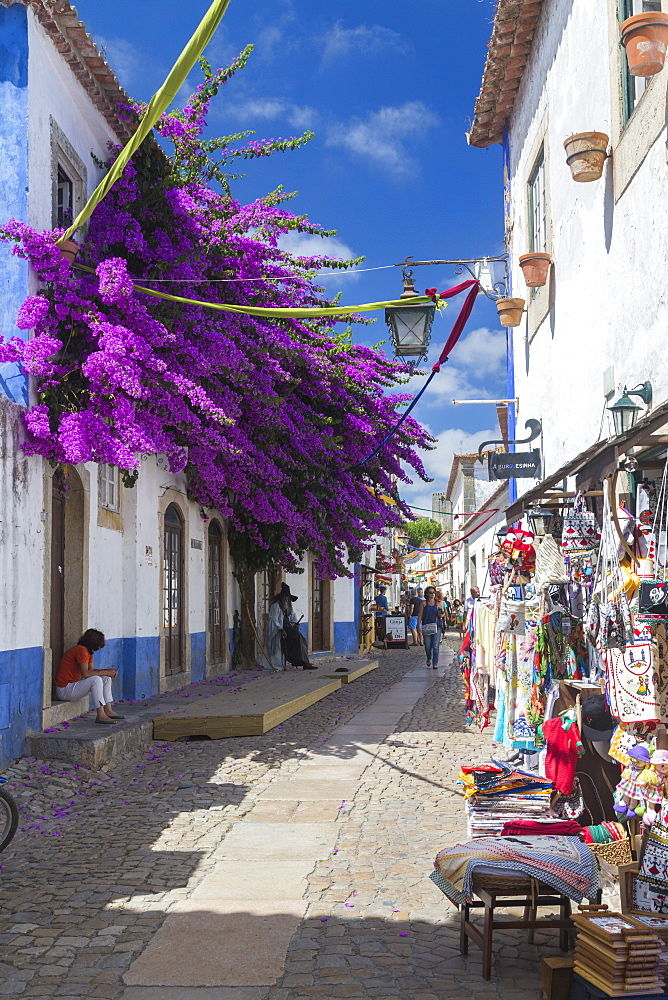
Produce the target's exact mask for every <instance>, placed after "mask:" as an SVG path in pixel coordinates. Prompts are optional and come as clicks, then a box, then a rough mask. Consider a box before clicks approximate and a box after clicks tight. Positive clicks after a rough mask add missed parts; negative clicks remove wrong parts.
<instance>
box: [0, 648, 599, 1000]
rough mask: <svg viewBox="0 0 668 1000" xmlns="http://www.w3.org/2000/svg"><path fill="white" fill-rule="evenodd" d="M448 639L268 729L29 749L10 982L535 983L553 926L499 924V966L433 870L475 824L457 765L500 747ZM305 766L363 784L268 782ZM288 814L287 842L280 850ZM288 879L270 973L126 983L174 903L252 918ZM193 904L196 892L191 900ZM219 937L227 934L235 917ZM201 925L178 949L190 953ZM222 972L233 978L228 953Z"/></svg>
mask: <svg viewBox="0 0 668 1000" xmlns="http://www.w3.org/2000/svg"><path fill="white" fill-rule="evenodd" d="M451 658H452V657H451V656H449V655H446V649H445V648H444V649H442V657H441V659H442V662H443V663H444V664H445V666H444V667H442V668H439V670H438V671H431V670H430V671H427V670H426V668H425V666H424V665H423V663H422V656H421V655H420V651H416V652H415V653H413V652H412V651H409V652H405V651H398V650H392V651H388V652H386V653H382V654H380V656H379V659H380V661H381V662H380V668H379V670H378V671H374V672H372V673H370V674H368V675H367V676H366V677H362V678H360V680H359V681H357V682H356V683H355V684H352V685H347V686H346V687H342V688H341V689H340V690H338V691H337V692H335V693H334V694H332V695H330V696H329V697H327V698H326V699H324V700H323V701H322V702H319V703H317V704H316V705H313V706H311V708H309V709H307V710H306V711H305V712H304V713H303V714H301V715H299V716H295V717H294V718H292V719H290V720H288V721H287V722H286V723H284V724H283V726H282V727H281V728H280V729H276V730H274V731H273V732H272V733H270V734H267V735H266V736H262V737H249V738H247V739H239V740H236V739H231V740H228V741H225V742H222V743H215V742H211V743H209V742H204V743H192V744H157V745H155V744H154V745H152V746H151V747H150V748H147V749H146V750H145V751H144V752H143V753H141V754H137V755H135V756H134V757H133V758H128V759H127V761H126V762H120V763H119V764H118V765H115V769H114V770H113V771H112V772H111V773H109V774H105V773H95V772H84V771H83V770H75V769H72V768H69V769H68V768H67V767H64V766H63V765H58V764H56V765H48V766H45V769H44V770H43V768H42V766H40V764H39V763H36V762H32V763H31V762H26V765H25V769H24V770H23V771H20V770H19V771H16V772H13V774H12V775H10V777H11V780H12V789H13V790H14V791H15V793H16V794H17V795H18V796H19V797H20V802H21V827H22V828H23V829H22V831H21V832H20V833H19V835H17V838H16V840H15V841H14V842H13V843H12V845H10V848H9V849H8V851H7V852H5V853H4V854H3V855H1V856H0V867H3V868H4V871H3V872H2V876H1V878H0V963H4V964H0V984H1V989H0V996H2V995H5V996H10V997H12V1000H14V998H17V1000H23V998H27V1000H38V998H48V1000H51V998H53V1000H61V998H62V1000H77V998H82V997H85V998H86V1000H88V998H97V997H100V998H102V1000H158V997H159V1000H315V998H322V1000H337V998H338V997H348V998H352V1000H473V998H476V1000H479V998H482V1000H538V994H539V986H540V973H539V966H540V960H541V958H542V957H545V956H548V955H558V954H559V951H558V948H557V943H558V942H557V937H556V934H555V932H551V931H544V932H540V931H539V932H537V934H536V944H535V945H529V944H528V942H527V940H526V934H523V933H522V932H521V931H498V932H495V935H494V964H493V973H492V980H491V981H490V982H485V981H484V980H483V979H482V977H481V974H480V973H481V962H480V952H479V951H478V949H476V948H475V947H474V946H471V952H470V955H469V956H468V957H463V956H461V955H460V954H459V947H458V914H457V911H456V910H455V908H454V907H452V906H451V905H450V904H449V903H448V901H447V900H446V899H445V897H444V896H443V895H442V893H440V892H439V891H438V889H437V888H436V887H435V886H434V885H433V883H432V882H431V881H430V880H429V877H428V876H429V872H430V870H431V864H432V859H433V857H434V855H435V854H436V852H437V851H438V850H439V849H440V848H441V847H443V846H444V845H445V844H447V843H453V842H455V841H457V840H460V839H464V838H465V819H464V812H463V808H462V797H461V790H460V789H458V787H457V785H456V775H457V771H458V769H459V766H460V764H461V763H463V762H470V761H479V760H482V759H485V758H486V757H488V755H489V754H490V753H491V752H493V753H495V754H496V755H497V756H498V754H499V753H501V754H503V749H501V750H499V749H493V747H492V738H491V735H490V732H491V730H488V731H487V732H485V733H483V734H480V733H479V732H477V731H476V730H472V729H467V728H466V726H465V724H464V721H463V720H464V712H463V705H462V687H461V678H460V674H459V670H458V668H457V666H456V663H455V662H454V659H453V664H452V665H451V664H450V662H449V661H450V659H451ZM409 670H411V671H413V673H412V674H408V673H407V671H409ZM409 678H410V679H409ZM399 711H406V712H407V714H406V715H405V716H403V717H401V718H399V719H397V720H396V721H393V720H386V721H387V722H388V727H387V732H386V734H385V736H383V734H378V735H373V734H368V733H367V735H373V739H372V740H370V742H369V743H368V744H366V745H361V743H360V741H359V740H357V739H352V740H351V739H349V738H345V739H344V740H343V741H341V737H340V729H341V727H343V726H347V725H349V724H352V725H353V726H358V725H362V726H364V727H365V729H366V728H367V727H368V726H372V725H377V724H379V723H381V722H382V721H383V720H379V719H373V716H374V715H376V716H377V715H383V714H387V713H388V712H390V713H393V714H394V716H395V717H396V715H397V713H398V712H399ZM337 729H338V731H337ZM301 779H305V780H307V781H316V782H322V781H323V780H331V781H336V782H338V781H346V782H347V781H355V782H356V786H357V787H356V790H355V794H354V795H353V796H352V799H350V800H349V799H348V797H347V796H346V800H347V801H346V802H345V803H338V804H337V801H336V800H335V799H321V800H319V799H314V800H311V801H299V800H289V799H271V798H265V793H267V792H268V791H269V789H271V787H272V785H273V784H274V782H279V781H281V782H283V781H285V780H289V781H290V782H293V781H294V782H296V781H299V780H301ZM341 805H343V806H344V808H343V809H340V808H339V806H341ZM332 808H335V809H336V811H337V813H338V818H337V819H336V820H335V821H334V820H333V819H328V818H327V816H328V815H329V816H331V815H332V814H331V812H330V813H327V810H331V809H332ZM310 810H313V812H311V813H310V812H309V811H310ZM272 811H274V818H273V819H272V818H271V813H272ZM309 816H311V817H312V818H311V819H307V821H306V822H304V817H309ZM262 817H264V818H265V819H264V821H263V820H262ZM299 817H301V819H300V818H299ZM323 817H324V818H323ZM262 827H265V828H266V830H267V831H268V833H265V836H264V837H262V836H261V835H260V828H262ZM279 828H280V831H281V832H280V844H279V845H278V846H279V850H278V853H279V854H284V855H287V856H284V857H278V858H274V857H273V856H272V854H270V853H268V851H270V850H271V848H272V842H273V841H275V840H276V834H277V831H278V830H279ZM323 830H326V831H327V835H326V836H323V835H322V834H323ZM314 831H319V833H320V839H318V837H316V836H314ZM302 834H303V837H302ZM54 838H56V839H54ZM309 838H311V839H310V843H309V845H308V849H307V847H306V846H304V845H305V844H306V842H307V841H309ZM268 841H269V843H268ZM300 844H301V847H300ZM82 845H93V847H92V849H91V850H89V851H86V850H82ZM226 845H227V846H228V847H230V848H231V849H232V850H233V853H234V855H235V856H234V857H228V856H226V854H225V850H226ZM244 845H245V846H244ZM288 850H289V851H290V853H289V854H288ZM309 853H310V856H309V857H300V855H302V854H309ZM302 864H303V866H304V867H303V868H301V865H302ZM295 866H296V867H295ZM304 872H306V874H305V875H304ZM279 873H282V874H283V875H284V876H285V878H283V879H282V880H281V875H280V874H279ZM272 879H273V882H272ZM216 881H217V883H218V886H219V888H218V887H217V886H216V884H215V883H216ZM265 883H268V885H267V886H266V887H265ZM244 887H245V890H246V891H245V892H244ZM199 892H202V893H205V894H207V895H208V894H209V893H211V894H212V895H214V894H217V896H216V898H214V899H211V900H209V899H206V898H203V899H198V898H196V896H197V894H198V893H199ZM226 894H227V895H226ZM232 897H234V898H232ZM254 897H259V898H254ZM277 897H280V898H278V903H279V904H280V905H279V910H281V911H282V913H283V914H289V913H291V912H292V909H293V907H296V908H297V910H298V912H297V915H296V917H295V920H296V923H295V924H294V929H293V933H292V935H291V938H290V940H289V941H288V942H285V938H281V941H282V942H283V943H282V944H281V947H282V949H283V950H282V958H281V957H280V955H279V958H278V959H277V965H280V964H281V963H282V971H280V972H279V973H278V974H277V978H276V979H275V982H274V983H273V985H270V984H269V983H268V982H264V983H259V982H256V983H255V984H254V985H241V983H239V984H238V985H229V984H219V985H214V986H206V985H204V984H200V985H198V986H178V985H176V984H172V985H168V986H160V985H158V983H157V982H154V983H152V984H149V985H141V984H139V983H136V984H135V983H129V982H128V983H127V984H125V983H124V982H123V978H122V977H123V974H125V973H127V972H128V970H129V969H130V968H131V967H133V966H135V963H136V962H137V960H138V959H139V958H140V957H141V956H142V955H145V954H148V953H149V950H150V948H151V946H152V943H154V942H155V941H156V938H157V935H159V934H160V931H161V928H163V927H164V926H166V924H167V921H168V920H170V919H172V920H175V919H176V918H178V919H179V920H180V921H185V920H186V918H187V919H188V920H194V919H195V918H194V917H193V916H192V914H193V913H200V914H206V913H211V912H213V908H214V907H216V906H217V907H219V910H220V912H218V913H217V914H216V915H215V920H214V924H215V926H216V927H218V928H220V926H222V923H221V922H222V921H224V920H226V919H228V918H230V915H231V913H230V909H229V907H231V908H232V912H237V913H245V914H246V918H245V919H246V928H247V932H248V934H250V935H251V936H252V934H253V933H254V928H255V927H256V926H257V925H258V924H259V923H261V921H264V920H265V917H262V916H258V915H257V912H256V911H254V910H253V907H254V906H256V905H260V906H263V905H264V904H265V903H266V900H271V899H272V898H273V899H274V900H276V899H277ZM607 901H608V899H606V902H607ZM609 901H610V902H611V903H612V905H613V906H615V905H616V901H615V900H614V899H610V900H609ZM182 904H190V905H191V906H192V905H194V906H195V909H194V910H193V909H190V910H188V909H187V907H186V910H187V912H184V913H179V912H178V911H177V909H176V908H177V907H178V906H181V905H182ZM223 904H225V905H223ZM304 906H306V907H307V908H306V909H305V910H303V909H302V907H304ZM299 914H302V915H301V916H299ZM270 916H271V915H270ZM273 916H277V914H273ZM278 916H280V914H278ZM200 923H202V922H201V921H200ZM174 926H176V925H174V924H172V927H174ZM265 927H266V925H265ZM216 939H217V943H216V945H215V946H216V947H217V948H218V949H219V950H223V949H224V947H225V937H224V935H223V936H222V937H221V936H220V934H217V935H216ZM192 940H193V942H194V943H193V947H192V953H191V954H190V955H189V956H187V958H186V959H184V961H185V962H188V963H189V964H190V965H191V966H194V965H196V964H197V962H198V961H199V954H200V947H201V944H200V942H199V941H197V940H196V939H195V936H194V935H193V938H192ZM253 940H255V939H254V938H253ZM247 950H248V945H247V946H246V951H247ZM279 951H280V949H279ZM244 960H245V954H244ZM136 968H138V967H137V966H135V970H136ZM209 974H210V975H214V976H217V978H218V979H221V978H223V976H222V973H221V972H220V966H218V967H216V968H214V969H213V971H212V972H211V970H210V971H209ZM237 978H239V977H237ZM264 978H265V979H268V976H266V974H265V976H264Z"/></svg>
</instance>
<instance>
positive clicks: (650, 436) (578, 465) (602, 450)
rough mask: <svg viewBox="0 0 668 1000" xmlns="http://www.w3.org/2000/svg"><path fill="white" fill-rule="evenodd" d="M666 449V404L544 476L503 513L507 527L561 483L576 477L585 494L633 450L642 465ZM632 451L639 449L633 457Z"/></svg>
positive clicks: (667, 411) (667, 429)
mask: <svg viewBox="0 0 668 1000" xmlns="http://www.w3.org/2000/svg"><path fill="white" fill-rule="evenodd" d="M666 446H668V400H666V402H664V403H661V405H660V406H657V407H656V408H655V409H654V410H652V411H651V412H650V413H648V414H647V416H645V417H643V418H642V420H639V421H638V423H637V424H636V425H635V427H632V428H631V430H629V431H626V433H625V434H620V435H619V436H618V437H614V438H608V440H606V441H598V442H597V443H596V444H593V445H590V447H589V448H586V449H585V450H584V451H582V452H580V454H579V455H576V457H575V458H573V459H571V460H570V461H569V462H565V463H564V464H563V465H562V466H560V467H559V468H558V469H557V470H556V472H553V473H552V474H551V475H550V476H547V477H546V478H545V479H543V480H542V482H540V483H538V485H537V486H533V487H532V488H531V489H530V490H527V492H526V493H524V494H523V495H522V496H521V497H520V498H519V499H518V500H516V501H515V503H513V504H511V505H510V507H508V508H507V510H506V520H507V522H508V524H512V523H513V522H514V521H517V520H519V519H520V518H521V517H522V514H523V513H524V511H525V510H527V509H528V508H529V507H532V506H533V505H534V504H535V503H537V502H538V501H539V500H542V499H545V498H546V497H547V496H548V495H549V493H550V490H553V489H554V488H555V487H556V486H557V485H558V484H561V483H562V482H563V480H564V479H570V478H572V477H573V476H575V477H576V478H575V484H576V488H577V489H578V490H587V489H588V488H590V487H591V486H592V485H594V484H597V483H600V482H601V480H602V479H606V478H607V477H608V476H610V475H612V473H613V472H614V471H615V470H616V469H617V468H618V466H619V461H620V459H621V458H622V456H623V455H626V454H628V452H629V451H631V449H634V458H636V459H637V461H638V463H639V464H641V465H642V461H643V454H645V453H649V452H654V451H656V449H657V448H663V449H665V448H666ZM635 449H639V451H638V452H637V453H636V452H635Z"/></svg>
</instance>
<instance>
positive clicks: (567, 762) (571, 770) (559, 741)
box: [543, 717, 580, 795]
mask: <svg viewBox="0 0 668 1000" xmlns="http://www.w3.org/2000/svg"><path fill="white" fill-rule="evenodd" d="M543 735H544V737H545V741H546V743H547V757H546V758H545V776H546V777H547V778H549V779H550V781H551V782H552V784H553V785H554V787H555V788H556V789H557V791H558V792H561V793H562V794H563V795H570V794H571V792H572V791H573V785H574V784H575V770H576V768H577V764H578V751H579V748H580V733H579V732H578V727H577V726H576V724H575V723H574V722H573V723H571V726H570V728H569V729H568V731H567V732H566V731H564V727H563V721H562V719H561V717H557V718H556V719H547V720H546V721H545V722H544V723H543Z"/></svg>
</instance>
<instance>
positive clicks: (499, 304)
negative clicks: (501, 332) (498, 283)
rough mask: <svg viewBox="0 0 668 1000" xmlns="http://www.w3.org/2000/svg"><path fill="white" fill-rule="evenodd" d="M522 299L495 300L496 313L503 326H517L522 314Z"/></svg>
mask: <svg viewBox="0 0 668 1000" xmlns="http://www.w3.org/2000/svg"><path fill="white" fill-rule="evenodd" d="M524 305H525V303H524V299H497V300H496V311H497V312H498V314H499V319H500V320H501V324H502V325H503V326H519V325H520V323H521V322H522V313H523V312H524Z"/></svg>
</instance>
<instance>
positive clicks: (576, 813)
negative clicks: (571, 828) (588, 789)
mask: <svg viewBox="0 0 668 1000" xmlns="http://www.w3.org/2000/svg"><path fill="white" fill-rule="evenodd" d="M585 808H586V807H585V800H584V795H583V794H582V786H581V785H580V779H579V778H577V777H576V778H575V779H574V782H573V791H572V792H571V793H570V795H560V796H559V798H557V799H556V800H555V801H554V802H553V803H552V809H551V811H552V815H553V816H556V817H557V818H558V819H579V817H580V816H582V813H583V812H584V811H585Z"/></svg>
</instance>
